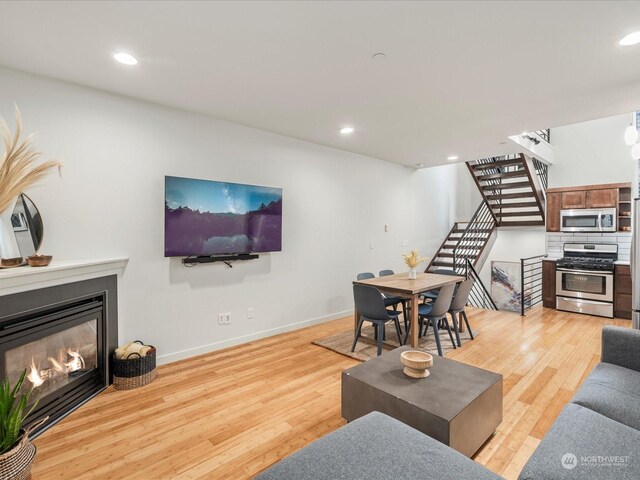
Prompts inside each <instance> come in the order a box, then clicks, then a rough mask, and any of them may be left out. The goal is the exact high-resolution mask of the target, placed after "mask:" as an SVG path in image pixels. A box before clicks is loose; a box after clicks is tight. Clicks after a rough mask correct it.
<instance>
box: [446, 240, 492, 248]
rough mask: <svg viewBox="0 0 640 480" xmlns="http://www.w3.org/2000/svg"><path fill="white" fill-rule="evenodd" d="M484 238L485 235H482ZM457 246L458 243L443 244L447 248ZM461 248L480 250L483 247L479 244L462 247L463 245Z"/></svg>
mask: <svg viewBox="0 0 640 480" xmlns="http://www.w3.org/2000/svg"><path fill="white" fill-rule="evenodd" d="M482 238H485V237H482ZM457 246H458V244H457V243H445V244H444V245H443V246H442V248H446V249H447V250H452V249H454V248H456V247H457ZM461 248H464V249H466V250H480V249H481V248H482V247H479V246H464V247H462V246H461Z"/></svg>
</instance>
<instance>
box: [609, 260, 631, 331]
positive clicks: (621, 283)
mask: <svg viewBox="0 0 640 480" xmlns="http://www.w3.org/2000/svg"><path fill="white" fill-rule="evenodd" d="M613 293H614V301H613V314H614V315H615V316H616V317H617V318H626V319H631V269H630V268H629V265H616V267H615V279H614V285H613Z"/></svg>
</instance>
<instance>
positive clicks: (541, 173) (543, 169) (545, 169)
mask: <svg viewBox="0 0 640 480" xmlns="http://www.w3.org/2000/svg"><path fill="white" fill-rule="evenodd" d="M532 160H533V166H534V168H535V171H536V175H538V180H540V185H542V191H543V192H546V191H547V188H548V187H549V166H548V165H547V164H546V163H543V162H541V161H540V160H538V159H537V158H535V157H534V158H532Z"/></svg>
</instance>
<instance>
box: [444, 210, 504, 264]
mask: <svg viewBox="0 0 640 480" xmlns="http://www.w3.org/2000/svg"><path fill="white" fill-rule="evenodd" d="M497 226H498V225H497V223H496V221H495V218H494V216H493V213H492V212H491V209H490V208H489V205H488V204H487V202H486V201H485V200H482V202H481V203H480V205H479V206H478V208H477V209H476V211H475V213H474V214H473V217H471V220H469V223H467V227H466V228H465V229H464V232H462V235H461V236H460V238H459V239H458V242H457V243H456V246H455V247H454V249H453V269H454V271H456V272H457V273H465V260H468V259H469V258H475V259H479V258H480V256H481V255H482V252H483V250H484V247H485V246H486V244H487V242H488V241H489V237H490V236H491V234H492V233H493V231H494V230H495V228H496V227H497Z"/></svg>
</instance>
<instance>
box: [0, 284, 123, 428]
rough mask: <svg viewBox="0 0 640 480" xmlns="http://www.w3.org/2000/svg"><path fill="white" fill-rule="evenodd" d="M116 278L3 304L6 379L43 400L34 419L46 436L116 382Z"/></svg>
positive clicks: (0, 359)
mask: <svg viewBox="0 0 640 480" xmlns="http://www.w3.org/2000/svg"><path fill="white" fill-rule="evenodd" d="M115 302H116V277H115V276H112V277H102V278H95V279H91V280H86V281H82V282H75V283H70V284H64V285H59V286H55V287H49V288H44V289H38V290H32V291H29V292H24V293H19V294H14V295H8V296H4V297H1V298H0V377H1V378H2V379H5V378H8V379H9V381H10V382H11V383H12V384H13V383H15V381H16V380H17V379H18V378H19V377H20V375H21V374H22V373H23V372H24V371H26V380H25V382H24V385H23V387H22V388H23V390H24V391H27V390H28V389H30V388H33V389H34V390H33V392H34V393H33V394H32V397H31V398H32V400H35V398H38V399H39V400H38V404H37V407H36V409H35V410H34V411H33V413H32V414H31V415H30V417H29V418H30V419H33V420H36V419H39V418H42V417H44V416H48V417H49V420H48V421H47V423H45V424H44V425H43V427H42V428H41V429H40V430H39V431H38V432H36V435H37V434H38V433H41V432H42V431H44V430H45V429H46V428H48V427H49V426H51V425H53V424H54V423H55V422H57V421H58V420H60V419H61V418H63V417H64V416H66V415H67V414H68V413H70V412H71V411H73V410H75V409H76V408H77V407H79V406H80V405H82V404H83V403H85V402H86V401H88V400H89V399H91V398H92V397H93V396H95V395H97V394H98V393H99V392H101V391H102V390H103V389H105V388H106V387H107V386H108V385H109V384H110V383H111V382H110V373H109V354H110V352H112V351H113V349H114V348H115V346H116V345H115V343H116V342H117V315H116V304H115Z"/></svg>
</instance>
